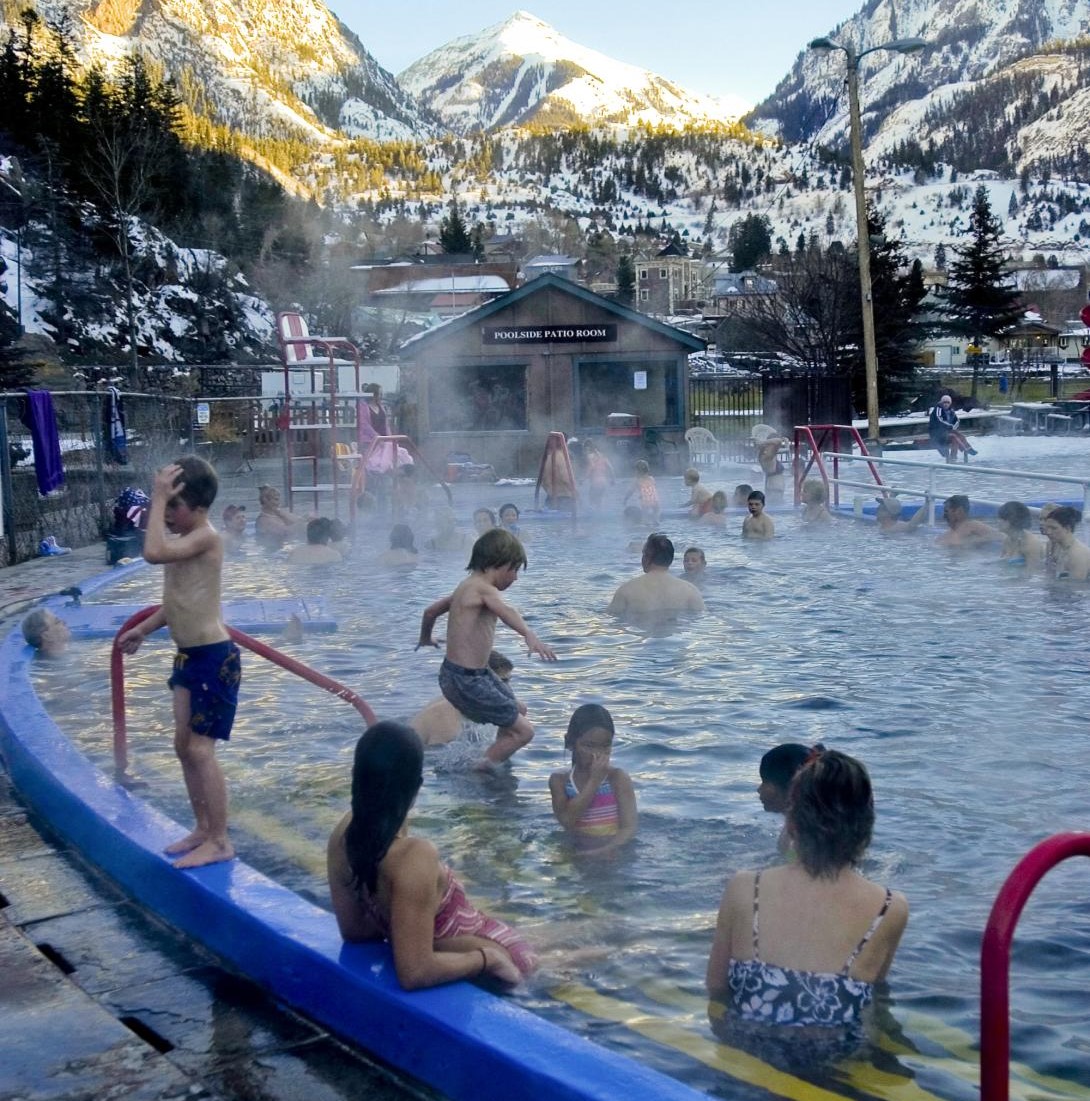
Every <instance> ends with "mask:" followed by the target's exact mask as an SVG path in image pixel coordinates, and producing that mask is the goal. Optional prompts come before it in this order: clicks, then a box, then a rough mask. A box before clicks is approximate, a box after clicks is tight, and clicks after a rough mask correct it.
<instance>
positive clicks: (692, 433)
mask: <svg viewBox="0 0 1090 1101" xmlns="http://www.w3.org/2000/svg"><path fill="white" fill-rule="evenodd" d="M685 442H686V443H687V444H688V445H689V462H690V463H691V464H692V465H693V466H710V467H718V466H719V441H718V440H717V439H716V438H715V436H714V435H713V434H712V432H710V431H709V430H708V429H707V428H690V429H688V430H687V431H686V433H685Z"/></svg>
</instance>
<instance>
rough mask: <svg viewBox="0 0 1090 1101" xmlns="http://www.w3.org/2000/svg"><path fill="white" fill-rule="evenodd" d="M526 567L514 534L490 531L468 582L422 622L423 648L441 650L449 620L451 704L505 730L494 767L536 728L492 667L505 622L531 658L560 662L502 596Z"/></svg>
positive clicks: (445, 681) (492, 750) (493, 754)
mask: <svg viewBox="0 0 1090 1101" xmlns="http://www.w3.org/2000/svg"><path fill="white" fill-rule="evenodd" d="M525 565H526V551H525V550H523V547H522V544H521V543H520V542H519V541H518V539H517V538H516V537H515V536H514V535H512V534H511V532H509V531H505V530H504V529H503V528H493V529H492V530H491V531H486V532H485V533H484V534H483V535H482V536H481V537H480V538H479V539H478V540H477V542H476V543H474V544H473V551H472V553H471V554H470V558H469V565H468V566H467V567H466V569H468V570H469V571H470V572H469V577H467V578H466V579H465V580H464V581H462V582H461V584H459V585H458V587H457V588H456V589H455V590H454V592H452V593H451V594H450V596H444V597H443V598H442V599H441V600H437V601H436V602H435V603H434V604H432V605H431V606H430V607H428V608H426V609H425V610H424V615H423V617H422V618H421V621H420V640H419V641H418V642H417V644H416V649H418V650H419V649H420V647H421V646H436V647H438V645H439V643H437V642H436V641H434V640H433V639H432V637H431V633H432V628H433V627H434V626H435V621H436V620H437V619H439V617H440V616H443V615H449V619H448V621H447V654H446V657H445V658H444V659H443V664H442V666H440V669H439V688H440V690H441V691H442V693H443V696H444V697H445V698H446V700H447V702H448V703H450V704H451V705H453V706H454V707H455V708H456V709H457V710H458V711H460V712H461V713H462V714H463V715H465V716H466V718H468V719H471V720H472V721H473V722H476V723H491V724H492V725H494V726H497V727H499V731H498V732H497V734H496V741H495V742H494V743H493V744H492V745H491V746H490V747H489V748H488V751H487V752H486V753H485V761H487V762H488V763H489V764H500V763H501V762H503V761H506V760H507V759H508V758H509V757H510V756H511V755H512V754H514V753H516V752H518V750H520V749H521V748H522V747H523V746H524V745H527V744H528V743H529V742H530V740H531V739H532V738H533V736H534V728H533V726H532V725H531V724H530V720H529V719H527V718H526V707H525V705H524V704H522V703H520V702H519V701H518V700H517V699H515V694H514V692H512V690H511V688H510V687H509V686H508V685H507V684H506V683H505V682H503V681H502V680H500V678H499V677H497V676H496V674H495V673H493V672H492V670H491V669H490V668H489V667H488V656H489V654H490V653H491V652H492V648H493V640H494V639H495V636H496V620H497V619H500V620H502V621H503V622H504V623H506V624H507V626H508V627H510V628H511V630H512V631H516V632H518V634H520V635H522V637H523V638H524V639H525V640H526V647H527V649H528V650H529V651H530V653H531V654H540V655H541V657H542V658H544V659H545V661H556V654H555V653H553V651H552V648H551V647H549V646H546V645H545V643H543V642H542V641H541V640H540V639H539V638H538V637H537V635H535V634H534V632H533V631H531V630H530V628H529V627H528V626H527V625H526V621H525V620H524V619H523V618H522V616H520V615H519V613H518V612H516V611H515V609H514V608H512V607H511V606H510V605H508V604H506V603H504V600H503V598H502V597H501V596H500V594H501V593H502V592H503V591H504V590H506V589H509V588H510V587H511V586H512V585H513V584H514V583H515V581H516V580H517V579H518V573H519V569H520V568H521V567H523V566H525Z"/></svg>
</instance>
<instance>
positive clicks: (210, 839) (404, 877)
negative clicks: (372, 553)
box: [28, 457, 1090, 1033]
mask: <svg viewBox="0 0 1090 1101" xmlns="http://www.w3.org/2000/svg"><path fill="white" fill-rule="evenodd" d="M640 474H642V471H637V477H639V475H640ZM822 488H823V487H822ZM215 492H216V479H215V474H214V471H212V470H211V468H210V467H208V464H207V463H204V462H203V460H200V459H196V458H194V457H186V458H184V459H182V460H179V462H178V463H177V464H172V465H170V466H168V467H165V468H164V469H163V470H162V471H160V472H159V473H158V474H157V475H156V478H155V483H154V485H153V490H152V497H151V508H150V513H149V516H150V518H149V525H148V535H147V541H146V545H145V556H146V557H147V559H148V561H149V562H153V563H155V562H158V563H162V564H163V565H164V567H165V569H164V591H163V603H162V606H161V608H160V610H159V611H157V612H156V613H155V615H153V616H151V617H149V618H148V619H147V620H145V621H143V622H142V623H141V624H139V625H137V626H136V627H133V628H131V629H129V630H128V631H127V632H125V634H124V635H122V636H121V638H119V640H118V642H117V645H118V647H119V649H121V650H122V651H123V652H125V653H128V654H132V653H135V652H136V650H137V649H138V648H139V647H140V645H141V643H142V641H143V639H144V638H146V637H147V635H148V634H150V633H151V632H152V631H154V630H156V629H157V628H159V627H162V626H168V627H169V628H170V631H171V634H172V636H173V637H174V639H175V641H176V643H177V644H178V646H179V652H178V654H177V656H176V658H175V662H174V671H173V674H172V677H171V680H170V685H171V688H172V690H173V691H174V694H175V698H174V714H175V723H176V730H175V747H176V750H177V752H178V755H179V758H180V760H181V762H182V767H183V775H184V778H185V781H186V786H187V790H188V792H189V795H190V801H191V804H192V806H193V810H194V817H195V819H196V824H195V827H194V829H193V831H192V832H191V833H190V834H189V835H188V836H187V837H185V838H182V839H180V840H179V841H177V842H175V843H173V844H172V845H170V846H169V847H168V849H167V852H168V854H169V855H170V856H171V857H176V858H177V859H176V860H175V865H176V866H177V867H179V868H187V867H198V866H201V865H204V864H209V863H215V862H217V861H222V860H230V859H232V858H233V856H234V848H233V846H232V844H231V842H230V840H229V838H228V835H227V796H226V785H225V782H224V779H223V775H222V772H221V770H220V768H219V765H218V763H217V761H216V758H215V744H216V741H217V740H226V739H227V738H228V737H229V734H230V729H231V725H232V722H233V718H234V712H235V706H236V701H237V690H238V684H239V681H240V678H241V670H240V665H239V655H238V650H237V647H235V645H234V643H233V642H231V641H230V639H229V637H228V636H227V632H226V628H225V626H224V624H223V621H222V613H221V611H220V580H221V569H222V564H223V540H222V537H221V536H220V534H219V533H218V532H216V531H215V530H214V529H213V528H212V526H211V524H210V523H209V522H208V512H209V509H210V507H211V504H212V501H213V500H214V497H215ZM810 503H811V504H823V502H817V501H812V502H810ZM1012 504H1013V503H1012ZM959 505H963V506H964V513H965V516H964V517H960V518H959ZM1023 510H1024V506H1020V507H1019V508H1014V507H1011V508H1008V507H1007V506H1004V509H1002V510H1001V512H1000V523H1001V524H1002V525H1005V527H1004V531H1005V534H1006V537H1007V539H1008V545H1007V549H1008V550H1009V551H1010V552H1011V554H1010V557H1012V558H1015V557H1017V555H1018V553H1019V552H1020V553H1022V554H1023V555H1025V556H1026V557H1027V558H1028V557H1029V556H1030V555H1031V553H1032V552H1031V551H1030V549H1029V543H1028V542H1027V538H1028V536H1029V534H1030V533H1029V532H1028V525H1027V524H1026V522H1025V518H1026V514H1027V513H1028V510H1025V511H1023ZM945 511H946V514H947V525H948V529H949V532H950V533H951V534H952V536H956V541H957V542H959V543H963V544H964V545H973V544H974V543H975V542H976V541H977V538H978V537H979V539H980V540H983V535H982V534H981V533H980V531H979V530H978V529H977V528H975V527H966V525H967V524H979V523H980V522H979V521H970V520H969V519H968V502H967V501H961V502H959V501H958V500H957V499H955V498H951V499H950V500H949V501H948V502H947V503H946V510H945ZM505 512H506V513H508V515H507V516H504V513H505ZM500 513H501V516H500V519H501V521H506V524H504V523H501V524H498V525H494V526H489V527H488V528H487V530H484V531H483V533H482V534H480V535H479V536H478V538H477V539H476V540H475V542H474V543H473V546H472V550H471V554H470V558H469V563H468V566H467V576H466V577H465V578H464V579H463V580H462V581H461V582H460V583H459V584H458V585H457V586H456V587H455V589H454V590H453V591H452V592H451V593H450V594H448V595H446V596H443V597H440V598H439V599H437V600H435V601H434V602H433V603H432V604H430V605H429V606H428V607H427V608H426V609H425V610H424V612H423V614H422V617H421V627H420V634H419V638H418V643H417V645H418V647H420V646H435V645H438V643H437V642H436V640H435V639H434V638H433V630H434V627H435V624H436V622H437V621H438V620H439V619H440V618H443V617H447V619H448V625H447V626H448V630H447V640H446V654H445V658H444V660H443V663H442V665H441V667H440V671H439V678H438V679H439V688H440V691H441V693H442V696H443V700H444V701H445V703H446V704H447V705H449V706H450V707H451V708H453V709H454V710H455V711H456V712H457V713H458V714H459V715H461V716H464V717H465V718H467V719H469V720H471V721H473V722H476V723H486V724H490V725H493V726H495V728H496V731H497V733H496V739H495V742H494V743H493V745H492V746H490V747H489V748H488V750H487V751H486V753H485V760H486V761H487V763H488V764H489V765H495V764H499V763H502V762H504V761H506V760H507V759H508V758H510V757H511V756H512V755H513V754H514V753H515V752H517V751H518V750H519V749H520V748H521V747H523V746H525V745H526V744H527V743H528V742H529V741H530V740H531V739H532V738H533V736H534V728H533V726H532V724H531V723H530V721H529V719H528V717H527V714H526V707H525V705H523V704H522V703H521V701H519V700H518V699H517V698H516V696H515V695H514V692H513V691H512V690H511V688H510V686H509V685H508V684H507V683H506V680H505V678H504V677H502V676H500V675H498V674H497V672H496V669H495V664H496V663H495V662H494V660H493V657H494V638H495V628H496V623H497V621H500V622H503V623H504V624H505V625H506V626H508V627H510V628H511V629H512V630H514V631H515V632H516V633H518V634H519V635H520V636H522V638H523V639H524V640H525V642H526V645H527V648H528V650H529V652H530V653H531V654H537V655H538V656H539V657H541V658H542V659H543V660H547V661H548V660H555V658H556V654H555V653H554V652H553V650H552V648H551V647H550V646H549V645H548V644H547V643H545V642H543V641H542V640H541V639H539V638H538V637H537V635H536V634H535V633H534V632H533V631H532V630H531V629H530V627H529V626H528V625H527V624H526V622H525V620H524V619H523V618H522V616H521V615H520V614H519V613H518V611H517V610H515V609H514V608H513V607H512V606H511V605H510V604H508V603H507V602H506V601H505V600H504V599H503V598H502V594H503V593H504V592H505V591H506V590H507V589H509V588H510V587H511V585H512V584H513V583H514V582H515V580H517V577H518V573H519V570H520V569H521V568H522V567H524V566H525V565H526V551H525V549H524V547H523V544H522V542H521V541H520V539H519V537H518V531H517V520H518V516H517V509H515V510H514V515H513V516H512V515H511V514H510V511H509V510H508V509H501V510H500ZM1069 513H1074V514H1075V518H1076V519H1075V520H1074V521H1072V517H1071V516H1070V515H1069ZM1077 517H1078V514H1077V512H1076V510H1070V509H1069V510H1067V511H1066V512H1065V511H1064V509H1062V508H1056V509H1054V510H1053V511H1052V512H1051V513H1050V514H1049V515H1048V516H1047V517H1046V518H1045V521H1044V526H1045V534H1046V536H1047V538H1048V539H1049V541H1050V542H1056V543H1057V544H1058V545H1060V547H1061V549H1062V550H1063V551H1064V553H1063V554H1062V555H1060V554H1059V553H1058V554H1057V569H1058V570H1059V569H1061V568H1062V569H1063V571H1065V572H1067V573H1068V574H1069V575H1071V574H1072V573H1075V572H1078V571H1082V572H1083V576H1085V570H1086V569H1090V562H1084V561H1083V555H1082V551H1086V548H1085V547H1082V544H1079V545H1078V546H1079V547H1081V548H1082V551H1080V550H1079V549H1078V548H1077V547H1073V546H1072V545H1071V543H1070V541H1069V540H1068V541H1064V540H1063V539H1061V538H1059V535H1058V533H1059V530H1060V529H1062V530H1063V531H1069V530H1071V529H1073V526H1074V523H1075V522H1077ZM1069 523H1070V524H1071V527H1070V528H1069V527H1068V524H1069ZM481 526H482V527H483V526H484V525H483V524H482V525H481ZM981 527H982V528H987V525H981ZM512 529H514V530H512ZM987 530H988V531H989V532H990V531H991V530H992V529H990V528H987ZM168 532H169V533H171V534H172V535H173V538H169V537H168ZM974 532H975V533H976V534H975V535H974ZM667 554H668V555H669V556H670V558H671V559H672V554H673V545H672V543H670V540H669V539H668V538H667V537H666V536H664V535H661V534H657V533H656V534H653V535H652V536H651V537H649V538H648V540H647V541H646V543H645V544H644V570H645V574H647V575H648V576H649V577H650V579H651V584H652V586H654V585H658V584H660V582H661V578H659V576H658V575H659V574H660V573H662V572H663V570H664V567H663V566H662V561H661V559H662V558H665V556H666V555H667ZM1086 554H1087V555H1088V556H1090V551H1086ZM668 565H669V561H667V562H666V567H668ZM671 580H672V581H675V582H677V584H680V585H685V584H686V583H685V582H683V581H681V579H678V578H672V579H671ZM631 585H632V583H626V585H622V586H621V588H620V589H618V592H617V594H615V596H614V602H613V604H612V605H611V610H613V611H621V612H627V611H629V610H632V609H633V608H634V607H635V606H636V605H637V604H638V599H637V598H636V597H634V596H633V593H634V592H637V589H638V587H632V588H626V586H631ZM687 588H689V589H692V591H693V592H694V593H696V595H697V600H698V601H699V593H698V592H697V590H696V589H695V588H693V587H692V586H687ZM640 591H642V590H640ZM699 607H702V602H700V604H699V606H698V605H697V604H696V603H693V605H692V606H691V608H689V609H688V610H693V611H697V610H699ZM39 626H42V627H43V630H44V632H45V634H44V635H43V638H46V637H50V636H51V634H52V633H54V632H55V629H56V625H55V624H52V623H50V622H49V621H48V620H46V621H45V623H44V624H42V625H39ZM29 637H30V636H29V635H28V639H29ZM613 739H614V723H613V718H612V716H611V715H610V713H609V711H608V710H607V709H606V708H605V707H604V706H602V705H601V704H597V703H587V704H584V705H582V706H580V707H578V708H576V709H575V711H574V712H573V714H572V716H571V719H570V721H569V723H568V729H567V733H566V735H565V741H564V744H565V748H566V749H567V751H568V752H569V753H570V755H571V765H570V767H569V768H566V769H564V770H561V771H559V772H556V773H554V774H553V775H552V776H551V777H550V780H549V791H550V797H551V802H552V810H553V813H554V815H555V817H556V818H557V820H558V822H559V823H560V824H561V825H562V826H563V827H564V829H565V830H566V831H569V832H570V833H571V834H572V836H573V837H574V838H575V839H576V841H577V842H578V846H579V848H580V849H582V850H584V851H585V852H587V853H591V854H595V855H601V854H604V853H615V852H617V851H618V850H620V849H622V848H623V847H624V846H625V845H627V844H628V843H629V842H630V841H631V840H632V838H633V837H634V836H635V834H636V830H637V809H636V796H635V792H634V787H633V784H632V781H631V779H630V777H629V776H628V775H627V773H625V772H624V770H622V769H620V768H618V767H616V766H615V765H614V764H613V763H612V760H611V749H612V744H613ZM423 762H424V742H423V740H422V738H421V736H420V734H419V733H418V732H417V731H416V730H414V729H413V727H412V726H411V725H407V724H401V723H393V722H379V723H376V724H374V725H373V726H371V727H370V728H369V729H368V730H367V731H365V732H364V734H363V735H362V736H361V738H360V739H359V742H358V744H357V746H356V750H355V757H354V763H353V775H352V795H351V808H350V810H349V812H348V813H347V814H346V815H345V817H344V818H343V819H342V821H341V822H340V823H339V824H338V826H337V827H336V829H335V830H334V831H333V833H332V835H331V837H330V839H329V843H328V849H327V855H328V874H329V884H330V892H331V898H332V903H333V909H334V913H335V915H336V920H337V922H338V926H339V928H340V930H341V932H342V934H343V935H344V937H345V938H346V939H349V940H379V939H386V940H388V941H389V943H390V945H391V948H392V952H393V959H394V966H395V969H396V972H397V975H398V978H399V980H400V981H401V983H402V984H403V985H404V986H405V987H406V988H409V989H413V988H419V987H427V986H433V985H436V984H439V983H443V982H448V981H452V980H456V979H461V978H474V977H478V976H488V977H490V978H492V979H494V980H496V981H498V982H501V983H514V982H517V981H519V980H520V979H521V978H522V977H524V976H526V975H528V974H529V973H530V972H531V971H532V970H533V969H534V967H535V953H534V952H533V950H532V949H531V948H530V947H529V946H528V944H527V942H526V940H525V938H523V937H521V936H520V935H519V934H518V933H516V932H515V931H514V930H513V929H511V928H510V927H509V926H508V925H506V924H504V923H503V922H500V921H498V920H497V919H495V918H492V917H490V916H489V915H487V914H485V913H483V912H481V911H479V910H477V909H476V908H475V907H474V906H473V905H472V904H471V903H470V902H469V901H468V900H467V899H466V897H465V892H464V890H463V889H462V887H461V885H460V884H459V883H458V881H457V879H456V878H455V876H454V875H453V873H452V872H451V870H450V869H449V868H448V867H447V866H446V865H444V864H443V863H442V862H441V860H440V856H439V853H438V851H437V850H436V848H435V847H434V846H433V845H432V844H431V843H430V842H428V841H427V840H425V839H422V838H418V837H415V836H413V835H412V833H411V831H410V826H409V815H410V811H411V808H412V805H413V802H414V800H415V798H416V796H417V794H418V792H419V789H420V786H421V784H422V782H423ZM761 779H762V783H761V788H760V792H761V798H762V802H763V803H764V805H765V806H766V807H768V808H769V809H770V810H777V811H778V810H783V811H784V813H785V826H784V830H783V832H782V834H781V837H780V844H779V847H780V850H781V852H782V853H784V854H785V859H784V861H783V862H782V863H780V864H777V865H775V866H773V867H770V868H767V869H764V870H762V871H740V872H738V873H736V874H735V875H734V876H732V877H731V879H730V881H729V882H728V884H727V886H726V889H725V891H724V893H723V897H722V900H721V903H720V907H719V914H718V918H717V922H716V929H715V935H714V940H713V943H712V946H711V949H710V955H709V961H708V968H707V977H706V982H707V990H708V993H709V995H710V997H711V999H712V1003H713V1008H712V1017H713V1021H716V1022H717V1023H718V1024H722V1023H724V1022H725V1023H727V1024H730V1023H731V1022H739V1021H740V1022H744V1023H746V1024H747V1025H753V1026H755V1027H765V1026H769V1025H771V1026H775V1027H776V1028H779V1027H781V1026H785V1025H789V1026H792V1027H798V1028H808V1029H824V1030H829V1029H831V1030H835V1031H837V1032H838V1033H851V1032H852V1031H853V1030H855V1029H857V1028H858V1026H859V1024H860V1021H861V1014H862V1012H863V1010H864V1009H865V1008H866V1006H867V1005H868V1004H869V1003H870V1001H871V1000H872V997H873V992H874V984H875V983H876V982H877V981H879V980H880V979H882V978H883V977H884V976H885V975H886V974H887V972H888V970H889V968H890V965H891V963H892V960H893V957H894V954H895V952H896V950H897V946H898V943H899V941H900V938H901V934H902V932H903V929H904V927H905V923H906V921H907V917H908V905H907V902H906V901H905V899H904V897H903V896H901V895H900V894H898V893H896V892H893V891H891V890H889V889H888V888H886V887H883V886H880V885H878V884H875V883H872V882H871V881H869V880H868V879H866V878H865V877H864V876H862V875H861V874H860V872H859V871H858V868H859V865H860V862H861V861H862V858H863V855H864V853H865V851H866V849H867V846H868V845H869V842H870V840H871V833H872V830H873V825H874V800H873V794H872V790H871V784H870V778H869V776H868V774H867V771H866V769H865V768H864V766H863V765H862V764H861V763H860V762H859V761H857V760H855V759H854V758H852V757H850V756H848V755H846V754H843V753H840V752H837V751H835V750H826V749H824V748H823V747H820V746H819V747H814V748H813V749H808V748H807V747H802V746H794V747H790V746H789V747H779V748H778V749H777V750H775V751H773V752H772V753H771V754H769V755H766V758H765V759H764V760H763V761H762V767H761ZM722 1006H725V1007H726V1012H725V1013H723V1012H722ZM716 1007H719V1008H716Z"/></svg>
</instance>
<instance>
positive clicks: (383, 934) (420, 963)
mask: <svg viewBox="0 0 1090 1101" xmlns="http://www.w3.org/2000/svg"><path fill="white" fill-rule="evenodd" d="M423 767H424V747H423V743H422V742H421V740H420V736H419V735H418V734H417V733H416V731H415V730H413V729H412V728H411V727H408V726H405V725H403V724H402V723H395V722H380V723H375V724H374V725H373V726H371V727H369V728H368V729H367V730H365V731H364V733H363V734H362V735H361V736H360V739H359V741H358V742H357V744H356V753H355V757H354V760H353V766H352V809H351V811H350V812H349V813H348V814H346V815H345V816H344V818H342V819H341V821H340V823H338V825H337V827H336V828H335V829H334V831H333V833H332V835H331V836H330V838H329V845H328V847H327V850H326V863H327V869H328V874H329V892H330V897H331V899H332V902H333V913H334V915H335V916H336V918H337V927H338V928H339V929H340V932H341V936H342V937H344V939H345V940H346V941H367V940H387V941H389V942H390V947H391V948H392V949H393V956H394V969H395V971H396V972H397V978H398V981H399V982H400V983H401V985H402V986H403V987H404V988H405V989H406V990H419V989H422V988H424V987H429V986H439V985H440V984H442V983H448V982H454V981H455V980H456V979H476V978H481V977H482V976H485V975H487V976H489V977H490V978H492V979H496V980H498V981H499V982H502V983H507V984H509V985H513V984H515V983H518V982H520V981H521V980H522V979H523V978H524V977H525V976H527V975H529V974H530V973H531V972H532V971H533V970H534V968H535V967H536V965H537V960H536V958H535V956H534V953H533V951H532V950H531V949H530V947H529V945H527V943H526V942H525V941H524V940H523V939H522V937H520V936H519V935H518V933H516V932H515V930H514V929H512V928H511V927H510V926H509V925H505V924H504V923H503V922H502V921H499V920H497V919H496V918H493V917H490V916H489V915H488V914H485V913H483V912H481V911H480V910H477V909H476V908H475V907H474V906H472V905H471V904H470V902H469V901H468V900H467V899H466V896H465V891H464V890H463V889H462V885H461V884H460V883H459V882H458V880H457V879H456V878H455V877H454V874H453V873H452V872H451V870H450V869H449V868H448V867H447V866H446V865H444V864H443V863H442V862H441V861H440V860H439V854H438V852H436V849H435V846H434V845H433V844H432V843H431V842H430V841H425V840H424V839H423V838H420V837H413V836H411V835H410V833H409V823H408V816H409V811H410V809H411V808H412V805H413V802H414V800H415V799H416V795H417V792H418V791H419V790H420V785H421V783H422V782H423V775H424V774H423Z"/></svg>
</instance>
